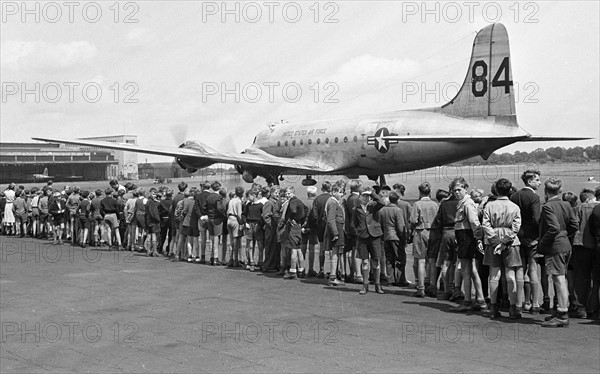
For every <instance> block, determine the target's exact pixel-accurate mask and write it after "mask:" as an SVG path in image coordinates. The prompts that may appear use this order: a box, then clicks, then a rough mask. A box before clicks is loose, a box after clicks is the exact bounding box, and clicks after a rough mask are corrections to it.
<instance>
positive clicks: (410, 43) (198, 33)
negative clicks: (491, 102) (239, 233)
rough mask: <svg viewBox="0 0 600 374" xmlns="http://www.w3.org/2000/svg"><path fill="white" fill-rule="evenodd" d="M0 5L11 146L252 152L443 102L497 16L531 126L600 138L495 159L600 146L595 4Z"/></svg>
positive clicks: (2, 117) (3, 118) (522, 118)
mask: <svg viewBox="0 0 600 374" xmlns="http://www.w3.org/2000/svg"><path fill="white" fill-rule="evenodd" d="M1 5H2V23H1V29H0V31H1V33H0V34H1V37H0V41H1V50H0V57H1V65H0V74H1V81H2V103H1V106H2V109H1V110H0V125H1V126H0V138H1V139H2V142H27V141H30V138H31V137H34V136H36V137H65V138H75V137H89V136H103V135H115V134H123V133H126V134H134V135H137V136H138V143H139V144H144V145H162V146H170V145H172V146H177V145H179V144H180V143H181V142H183V141H185V140H192V139H193V140H199V141H201V142H204V143H206V144H208V145H209V146H211V147H213V148H216V149H220V150H223V151H236V152H240V151H242V150H243V149H245V148H246V147H248V146H249V145H250V144H251V143H252V140H253V138H254V136H255V135H256V134H257V133H258V132H259V131H261V130H264V129H266V128H267V127H266V126H267V125H268V124H269V123H272V122H278V121H281V120H285V121H290V122H293V121H302V120H313V119H321V118H322V119H327V118H335V117H345V116H351V115H358V114H365V113H380V112H387V111H393V110H399V109H414V108H425V107H435V106H441V105H443V104H444V103H445V102H446V101H448V100H449V99H451V98H452V97H453V96H454V93H456V92H457V90H458V88H459V86H460V85H461V84H462V81H463V80H464V78H465V75H466V73H467V67H468V62H469V58H470V53H471V46H472V43H473V38H474V37H475V34H476V32H477V31H478V30H479V29H481V28H483V27H485V26H486V25H488V24H490V23H493V22H502V23H503V24H504V25H505V26H506V28H507V30H508V34H509V39H510V49H511V60H512V61H511V64H512V73H513V77H512V78H513V81H514V82H515V92H516V95H517V103H516V110H517V117H518V122H519V125H520V126H521V127H522V128H524V129H525V130H527V131H528V132H530V133H531V134H533V135H536V136H544V135H545V136H587V137H593V138H595V139H594V140H589V141H582V142H565V143H563V142H561V143H520V144H515V145H511V146H508V147H505V148H503V149H501V150H499V151H497V152H514V151H515V150H521V151H532V150H534V149H536V148H540V147H542V148H546V147H550V146H564V147H573V146H577V145H580V146H584V147H585V146H590V145H594V144H598V138H600V118H599V111H600V110H599V103H600V98H599V91H600V89H599V83H598V81H599V79H598V78H599V68H598V67H599V66H600V59H599V49H600V48H599V46H600V43H599V35H600V32H599V31H600V30H599V19H600V17H599V16H600V12H599V2H597V1H581V2H576V1H568V2H567V1H544V2H513V1H508V2H476V1H470V2H469V1H465V2H460V1H459V2H427V3H425V2H422V1H415V2H411V1H404V2H399V1H398V2H395V1H368V2H366V1H322V2H315V1H298V2H276V1H273V2H269V1H264V2H262V1H258V2H236V1H228V2H226V3H225V2H222V1H218V2H212V1H204V2H192V1H130V2H125V1H124V2H115V1H106V2H104V1H97V2H78V1H74V2H50V3H48V2H35V1H29V2H21V1H2V4H1ZM145 159H147V160H149V161H169V159H168V158H164V157H158V156H150V155H143V156H142V155H141V156H140V158H139V160H140V161H143V160H145Z"/></svg>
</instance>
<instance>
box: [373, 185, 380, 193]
mask: <svg viewBox="0 0 600 374" xmlns="http://www.w3.org/2000/svg"><path fill="white" fill-rule="evenodd" d="M371 188H372V189H373V191H375V193H376V194H378V195H379V192H380V191H381V186H379V185H377V184H374V185H373V187H371Z"/></svg>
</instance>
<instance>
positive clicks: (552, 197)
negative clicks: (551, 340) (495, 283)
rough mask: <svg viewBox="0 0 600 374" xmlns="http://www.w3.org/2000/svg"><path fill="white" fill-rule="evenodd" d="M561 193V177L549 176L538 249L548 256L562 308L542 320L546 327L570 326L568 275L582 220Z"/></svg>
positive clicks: (548, 263) (545, 184)
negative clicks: (574, 243) (572, 245)
mask: <svg viewBox="0 0 600 374" xmlns="http://www.w3.org/2000/svg"><path fill="white" fill-rule="evenodd" d="M561 192H562V181H561V180H560V179H556V178H548V179H547V180H546V181H545V182H544V193H545V195H546V203H545V204H544V205H543V206H542V214H541V218H540V242H539V246H538V250H539V252H540V253H542V254H543V255H544V258H545V262H546V272H547V273H548V274H549V275H552V282H553V283H554V290H555V292H556V296H557V298H558V307H557V309H556V311H557V313H556V314H555V315H552V316H550V317H547V318H546V320H545V322H544V323H542V326H543V327H563V326H565V327H566V326H569V315H568V310H569V309H568V307H569V305H568V303H569V291H568V289H567V280H566V277H565V276H566V274H567V265H568V264H569V259H570V258H571V241H572V240H573V237H574V236H575V233H577V230H578V229H579V221H578V219H577V217H576V216H575V214H574V212H573V209H571V205H570V204H569V203H567V202H566V201H562V200H561V198H560V194H561Z"/></svg>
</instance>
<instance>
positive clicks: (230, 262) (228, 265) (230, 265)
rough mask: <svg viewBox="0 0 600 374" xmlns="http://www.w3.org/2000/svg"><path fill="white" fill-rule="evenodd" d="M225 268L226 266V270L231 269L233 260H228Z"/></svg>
mask: <svg viewBox="0 0 600 374" xmlns="http://www.w3.org/2000/svg"><path fill="white" fill-rule="evenodd" d="M225 266H227V267H228V268H232V267H233V260H229V261H228V262H227V265H225Z"/></svg>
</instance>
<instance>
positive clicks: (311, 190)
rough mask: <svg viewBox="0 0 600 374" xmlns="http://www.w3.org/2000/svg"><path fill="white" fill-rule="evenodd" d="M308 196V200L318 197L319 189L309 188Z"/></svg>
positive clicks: (307, 189)
mask: <svg viewBox="0 0 600 374" xmlns="http://www.w3.org/2000/svg"><path fill="white" fill-rule="evenodd" d="M306 196H308V198H309V199H310V198H313V197H316V196H317V187H315V186H308V187H306Z"/></svg>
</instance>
